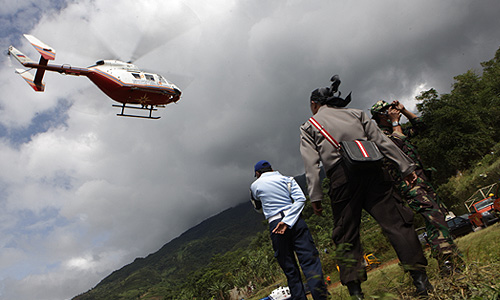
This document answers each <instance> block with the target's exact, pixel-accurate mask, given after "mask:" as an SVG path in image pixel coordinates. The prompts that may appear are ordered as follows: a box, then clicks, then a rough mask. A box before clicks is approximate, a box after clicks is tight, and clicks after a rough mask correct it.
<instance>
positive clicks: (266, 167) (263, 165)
mask: <svg viewBox="0 0 500 300" xmlns="http://www.w3.org/2000/svg"><path fill="white" fill-rule="evenodd" d="M253 169H254V172H255V177H257V178H259V177H260V175H262V174H263V173H266V172H271V171H272V170H273V168H272V167H271V164H270V163H269V162H268V161H267V160H261V161H259V162H257V163H256V164H255V166H254V168H253Z"/></svg>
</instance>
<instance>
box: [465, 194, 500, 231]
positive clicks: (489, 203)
mask: <svg viewBox="0 0 500 300" xmlns="http://www.w3.org/2000/svg"><path fill="white" fill-rule="evenodd" d="M499 201H500V199H497V198H495V196H493V195H491V196H490V197H488V198H485V199H483V200H481V201H478V202H476V203H474V204H473V205H472V209H471V215H470V216H469V219H470V220H471V222H472V223H473V224H474V226H476V227H487V226H489V225H491V224H493V223H495V222H497V221H498V220H499V217H500V211H498V210H496V209H495V207H496V206H498V205H495V202H499Z"/></svg>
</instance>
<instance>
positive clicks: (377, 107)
mask: <svg viewBox="0 0 500 300" xmlns="http://www.w3.org/2000/svg"><path fill="white" fill-rule="evenodd" d="M389 106H391V104H390V103H387V102H385V101H384V100H379V101H377V103H375V104H373V106H372V108H370V112H371V113H372V116H374V115H376V114H379V113H381V112H383V111H384V110H386V109H387V108H388V107H389Z"/></svg>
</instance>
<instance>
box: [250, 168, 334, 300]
mask: <svg viewBox="0 0 500 300" xmlns="http://www.w3.org/2000/svg"><path fill="white" fill-rule="evenodd" d="M254 171H255V177H257V180H255V181H254V182H253V183H252V185H251V187H250V190H251V199H252V203H253V204H254V206H255V208H256V209H257V210H259V211H260V210H262V211H263V213H264V216H265V218H266V219H267V221H268V222H269V231H270V232H271V240H272V243H273V249H274V252H275V254H274V255H275V257H276V258H277V259H278V263H279V265H280V266H281V268H282V269H283V272H284V273H285V275H286V278H287V280H288V287H289V288H290V292H291V294H292V299H300V300H306V299H307V298H306V292H305V289H304V285H303V284H302V280H301V275H300V269H299V267H298V265H297V261H296V260H295V255H297V258H298V260H299V263H300V265H301V267H302V272H303V273H304V275H305V277H306V280H307V285H308V286H309V288H310V290H311V295H312V296H313V299H314V300H320V299H321V300H323V299H326V295H327V291H326V285H325V281H324V279H323V271H322V268H321V262H320V259H319V253H318V250H317V249H316V246H315V245H314V241H313V238H312V236H311V233H310V232H309V228H308V227H307V225H306V223H305V221H304V220H303V219H302V218H301V217H300V214H301V212H302V209H303V208H304V204H305V201H306V197H305V196H304V193H303V192H302V190H301V189H300V187H299V185H298V184H297V182H296V181H295V179H293V177H286V176H283V175H281V174H280V173H279V172H278V171H274V170H273V169H272V167H271V164H270V163H269V162H268V161H265V160H261V161H259V162H258V163H257V164H255V167H254Z"/></svg>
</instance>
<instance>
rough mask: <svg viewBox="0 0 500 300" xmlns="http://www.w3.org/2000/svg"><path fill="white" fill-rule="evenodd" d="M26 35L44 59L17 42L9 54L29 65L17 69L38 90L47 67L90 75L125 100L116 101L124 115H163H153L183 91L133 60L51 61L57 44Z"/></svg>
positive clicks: (41, 88) (109, 93)
mask: <svg viewBox="0 0 500 300" xmlns="http://www.w3.org/2000/svg"><path fill="white" fill-rule="evenodd" d="M24 37H25V38H26V39H27V40H28V41H29V42H30V43H31V45H33V47H34V48H35V49H36V50H37V51H38V52H39V53H40V55H41V56H40V61H39V62H38V63H36V62H35V61H33V60H31V59H30V58H29V57H28V56H26V55H25V54H23V53H22V52H21V51H19V50H17V49H16V48H14V47H13V46H10V47H9V50H8V54H9V55H11V56H13V57H14V58H16V60H17V61H19V63H21V64H22V65H23V66H24V67H26V68H29V69H28V70H23V69H16V73H17V74H19V75H21V77H23V78H24V80H26V82H27V83H28V84H29V85H30V86H31V87H32V88H33V89H34V90H35V91H37V92H43V91H44V89H45V83H44V82H43V81H42V79H43V76H44V74H45V71H53V72H58V73H61V74H66V75H73V76H87V77H88V78H89V79H90V80H91V81H92V82H93V83H94V84H95V85H96V86H97V87H98V88H99V89H100V90H101V91H103V92H104V93H105V94H106V95H107V96H108V97H110V98H111V99H113V100H114V101H116V102H119V103H121V104H120V105H117V104H113V105H112V106H113V107H119V108H121V112H120V113H118V114H117V116H121V117H135V118H146V119H159V118H160V117H158V116H153V111H157V108H161V107H165V105H167V104H170V103H172V102H173V103H176V102H177V101H179V100H180V97H181V94H182V92H181V90H180V89H179V88H178V87H177V86H176V85H175V84H173V83H171V82H168V81H167V80H166V79H165V78H164V77H163V76H161V75H159V74H154V73H148V72H143V71H141V70H139V68H138V67H137V66H136V65H134V64H132V63H131V62H123V61H120V60H99V61H97V62H96V63H95V64H94V65H92V66H89V67H87V68H80V67H72V66H71V65H68V64H64V65H52V64H49V63H48V62H49V61H50V60H54V59H55V56H56V52H55V50H54V48H52V47H50V46H48V45H47V44H45V43H43V42H42V41H40V40H39V39H37V38H36V37H34V36H32V35H29V34H24ZM32 69H36V73H35V75H33V74H32V73H31V72H30V70H32ZM125 109H136V110H146V111H149V115H136V114H125Z"/></svg>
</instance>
